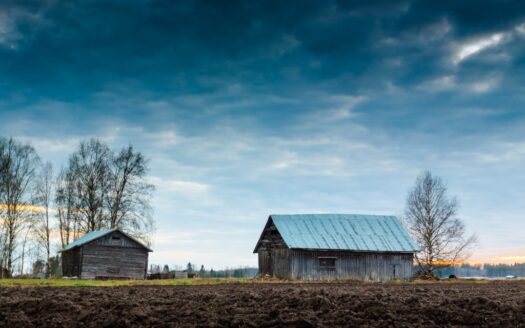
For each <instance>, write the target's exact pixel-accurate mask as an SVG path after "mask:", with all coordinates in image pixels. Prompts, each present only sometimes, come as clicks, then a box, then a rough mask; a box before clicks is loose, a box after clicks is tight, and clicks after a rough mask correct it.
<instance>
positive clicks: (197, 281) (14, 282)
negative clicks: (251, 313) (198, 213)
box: [0, 278, 523, 287]
mask: <svg viewBox="0 0 525 328" xmlns="http://www.w3.org/2000/svg"><path fill="white" fill-rule="evenodd" d="M511 281H516V280H484V279H445V280H440V281H432V280H415V281H410V282H406V281H399V280H394V281H388V282H382V283H378V282H365V281H356V280H335V281H303V280H280V279H248V278H191V279H165V280H83V279H16V278H15V279H0V287H16V286H20V287H24V286H27V287H38V286H51V287H115V286H143V285H145V286H148V285H149V286H187V285H219V284H346V285H349V284H350V285H374V284H376V285H381V284H382V285H427V284H490V283H501V282H511ZM521 281H523V280H521Z"/></svg>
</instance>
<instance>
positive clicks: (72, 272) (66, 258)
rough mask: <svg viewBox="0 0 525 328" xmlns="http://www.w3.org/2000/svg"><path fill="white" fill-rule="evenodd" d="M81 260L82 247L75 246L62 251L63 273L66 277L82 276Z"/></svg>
mask: <svg viewBox="0 0 525 328" xmlns="http://www.w3.org/2000/svg"><path fill="white" fill-rule="evenodd" d="M81 261H82V249H81V248H74V249H72V250H69V251H65V252H62V275H63V276H64V277H80V263H81Z"/></svg>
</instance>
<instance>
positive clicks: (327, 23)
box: [0, 0, 525, 269]
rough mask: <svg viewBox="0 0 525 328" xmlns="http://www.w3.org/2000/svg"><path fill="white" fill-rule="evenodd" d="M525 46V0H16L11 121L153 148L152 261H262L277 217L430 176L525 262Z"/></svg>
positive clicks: (398, 195)
mask: <svg viewBox="0 0 525 328" xmlns="http://www.w3.org/2000/svg"><path fill="white" fill-rule="evenodd" d="M371 3H374V4H371ZM524 50H525V3H524V2H523V1H486V0H468V1H448V2H446V1H384V2H381V1H372V2H371V1H330V0H319V1H309V0H304V1H220V2H219V1H172V0H159V1H152V0H126V1H120V0H119V1H49V0H43V1H36V0H35V1H10V0H7V1H6V0H4V1H1V2H0V135H3V136H12V137H14V138H17V139H19V140H21V141H23V142H28V143H31V144H32V145H33V146H34V147H35V148H36V150H37V151H38V153H39V155H40V156H41V157H42V159H43V160H46V161H50V162H51V163H53V165H54V166H55V169H56V170H58V168H60V167H61V166H62V165H64V164H65V163H66V161H67V158H68V156H69V155H70V154H71V153H72V152H73V151H74V150H75V149H76V148H77V147H78V144H79V142H80V141H81V140H85V139H88V138H92V137H95V138H100V139H101V140H103V141H105V142H107V143H108V144H109V145H110V146H111V147H113V148H120V147H122V146H125V145H127V144H129V143H131V144H133V145H134V146H135V148H136V149H137V150H139V151H141V152H143V153H144V154H145V155H146V156H147V157H148V158H149V165H150V172H149V175H150V177H149V179H150V181H151V182H152V183H154V184H155V185H156V192H155V195H154V199H153V207H154V219H155V221H156V232H155V234H154V238H153V240H154V244H153V249H154V252H153V253H151V255H150V262H151V263H159V264H164V263H167V264H169V265H174V264H177V265H185V264H186V263H187V262H188V261H191V262H193V263H198V264H204V265H205V267H206V268H210V267H213V268H214V269H217V268H223V267H227V266H229V267H232V266H238V265H243V266H244V265H250V266H255V265H256V264H257V257H256V255H254V254H252V252H253V248H254V246H255V244H256V242H257V239H258V237H259V235H260V232H261V230H262V228H263V226H264V224H265V222H266V220H267V218H268V215H269V214H281V213H282V214H285V213H286V214H291V213H363V214H391V215H400V216H401V215H402V214H403V211H404V207H405V203H406V198H407V194H408V191H409V189H410V188H411V187H412V186H413V184H414V181H415V179H416V177H417V176H418V174H420V173H421V172H423V171H424V170H431V171H432V172H433V173H434V174H436V175H438V176H440V177H442V178H443V179H444V180H445V181H446V182H447V185H448V188H449V192H450V194H451V195H455V196H457V198H458V200H459V202H460V210H459V217H460V218H461V219H463V220H464V222H465V224H466V226H467V228H468V231H469V232H470V233H475V234H476V235H477V236H478V240H479V242H478V244H477V245H476V247H475V248H474V249H473V252H472V258H471V260H472V261H475V262H476V261H477V262H513V261H523V262H525V238H523V237H524V231H525V187H524V186H525V108H524V105H525V52H524Z"/></svg>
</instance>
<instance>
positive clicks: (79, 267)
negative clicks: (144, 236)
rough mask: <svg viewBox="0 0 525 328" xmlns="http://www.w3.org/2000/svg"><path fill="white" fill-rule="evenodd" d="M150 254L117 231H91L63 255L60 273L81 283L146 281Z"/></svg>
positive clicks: (116, 229)
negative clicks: (119, 280)
mask: <svg viewBox="0 0 525 328" xmlns="http://www.w3.org/2000/svg"><path fill="white" fill-rule="evenodd" d="M149 252H152V250H151V249H149V248H148V247H146V246H145V245H143V244H142V243H141V242H139V241H137V240H136V239H134V238H133V237H131V236H129V235H128V234H126V233H125V232H123V231H121V230H120V229H118V228H115V229H109V230H98V231H92V232H89V233H87V234H85V235H84V236H83V237H81V238H79V239H77V240H75V241H74V242H72V243H71V244H69V245H68V246H67V247H66V248H65V249H64V250H63V251H62V272H63V275H64V277H79V278H82V279H145V278H146V272H147V268H148V253H149Z"/></svg>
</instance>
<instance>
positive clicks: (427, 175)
mask: <svg viewBox="0 0 525 328" xmlns="http://www.w3.org/2000/svg"><path fill="white" fill-rule="evenodd" d="M458 208H459V205H458V201H457V199H456V198H455V197H449V196H448V195H447V187H446V185H445V183H444V182H443V181H442V180H441V178H439V177H437V176H433V175H432V173H431V172H429V171H427V172H424V173H423V174H421V175H420V176H419V177H418V178H417V179H416V183H415V186H414V188H413V189H412V190H411V191H410V193H409V196H408V199H407V206H406V209H405V220H406V223H407V225H408V227H409V229H410V231H411V233H412V235H413V237H414V238H415V239H416V241H417V243H418V244H419V246H420V252H419V253H417V254H416V262H417V264H418V265H419V266H420V267H422V268H425V269H427V270H429V271H430V272H434V270H435V269H436V268H438V267H442V266H450V265H453V264H455V263H457V262H459V261H462V260H465V259H466V258H468V255H469V254H468V249H469V247H470V246H472V245H473V244H474V243H475V241H476V237H475V236H474V235H471V236H468V237H467V236H466V229H465V224H464V223H463V222H462V221H461V220H460V219H459V218H458V217H457V212H458Z"/></svg>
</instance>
